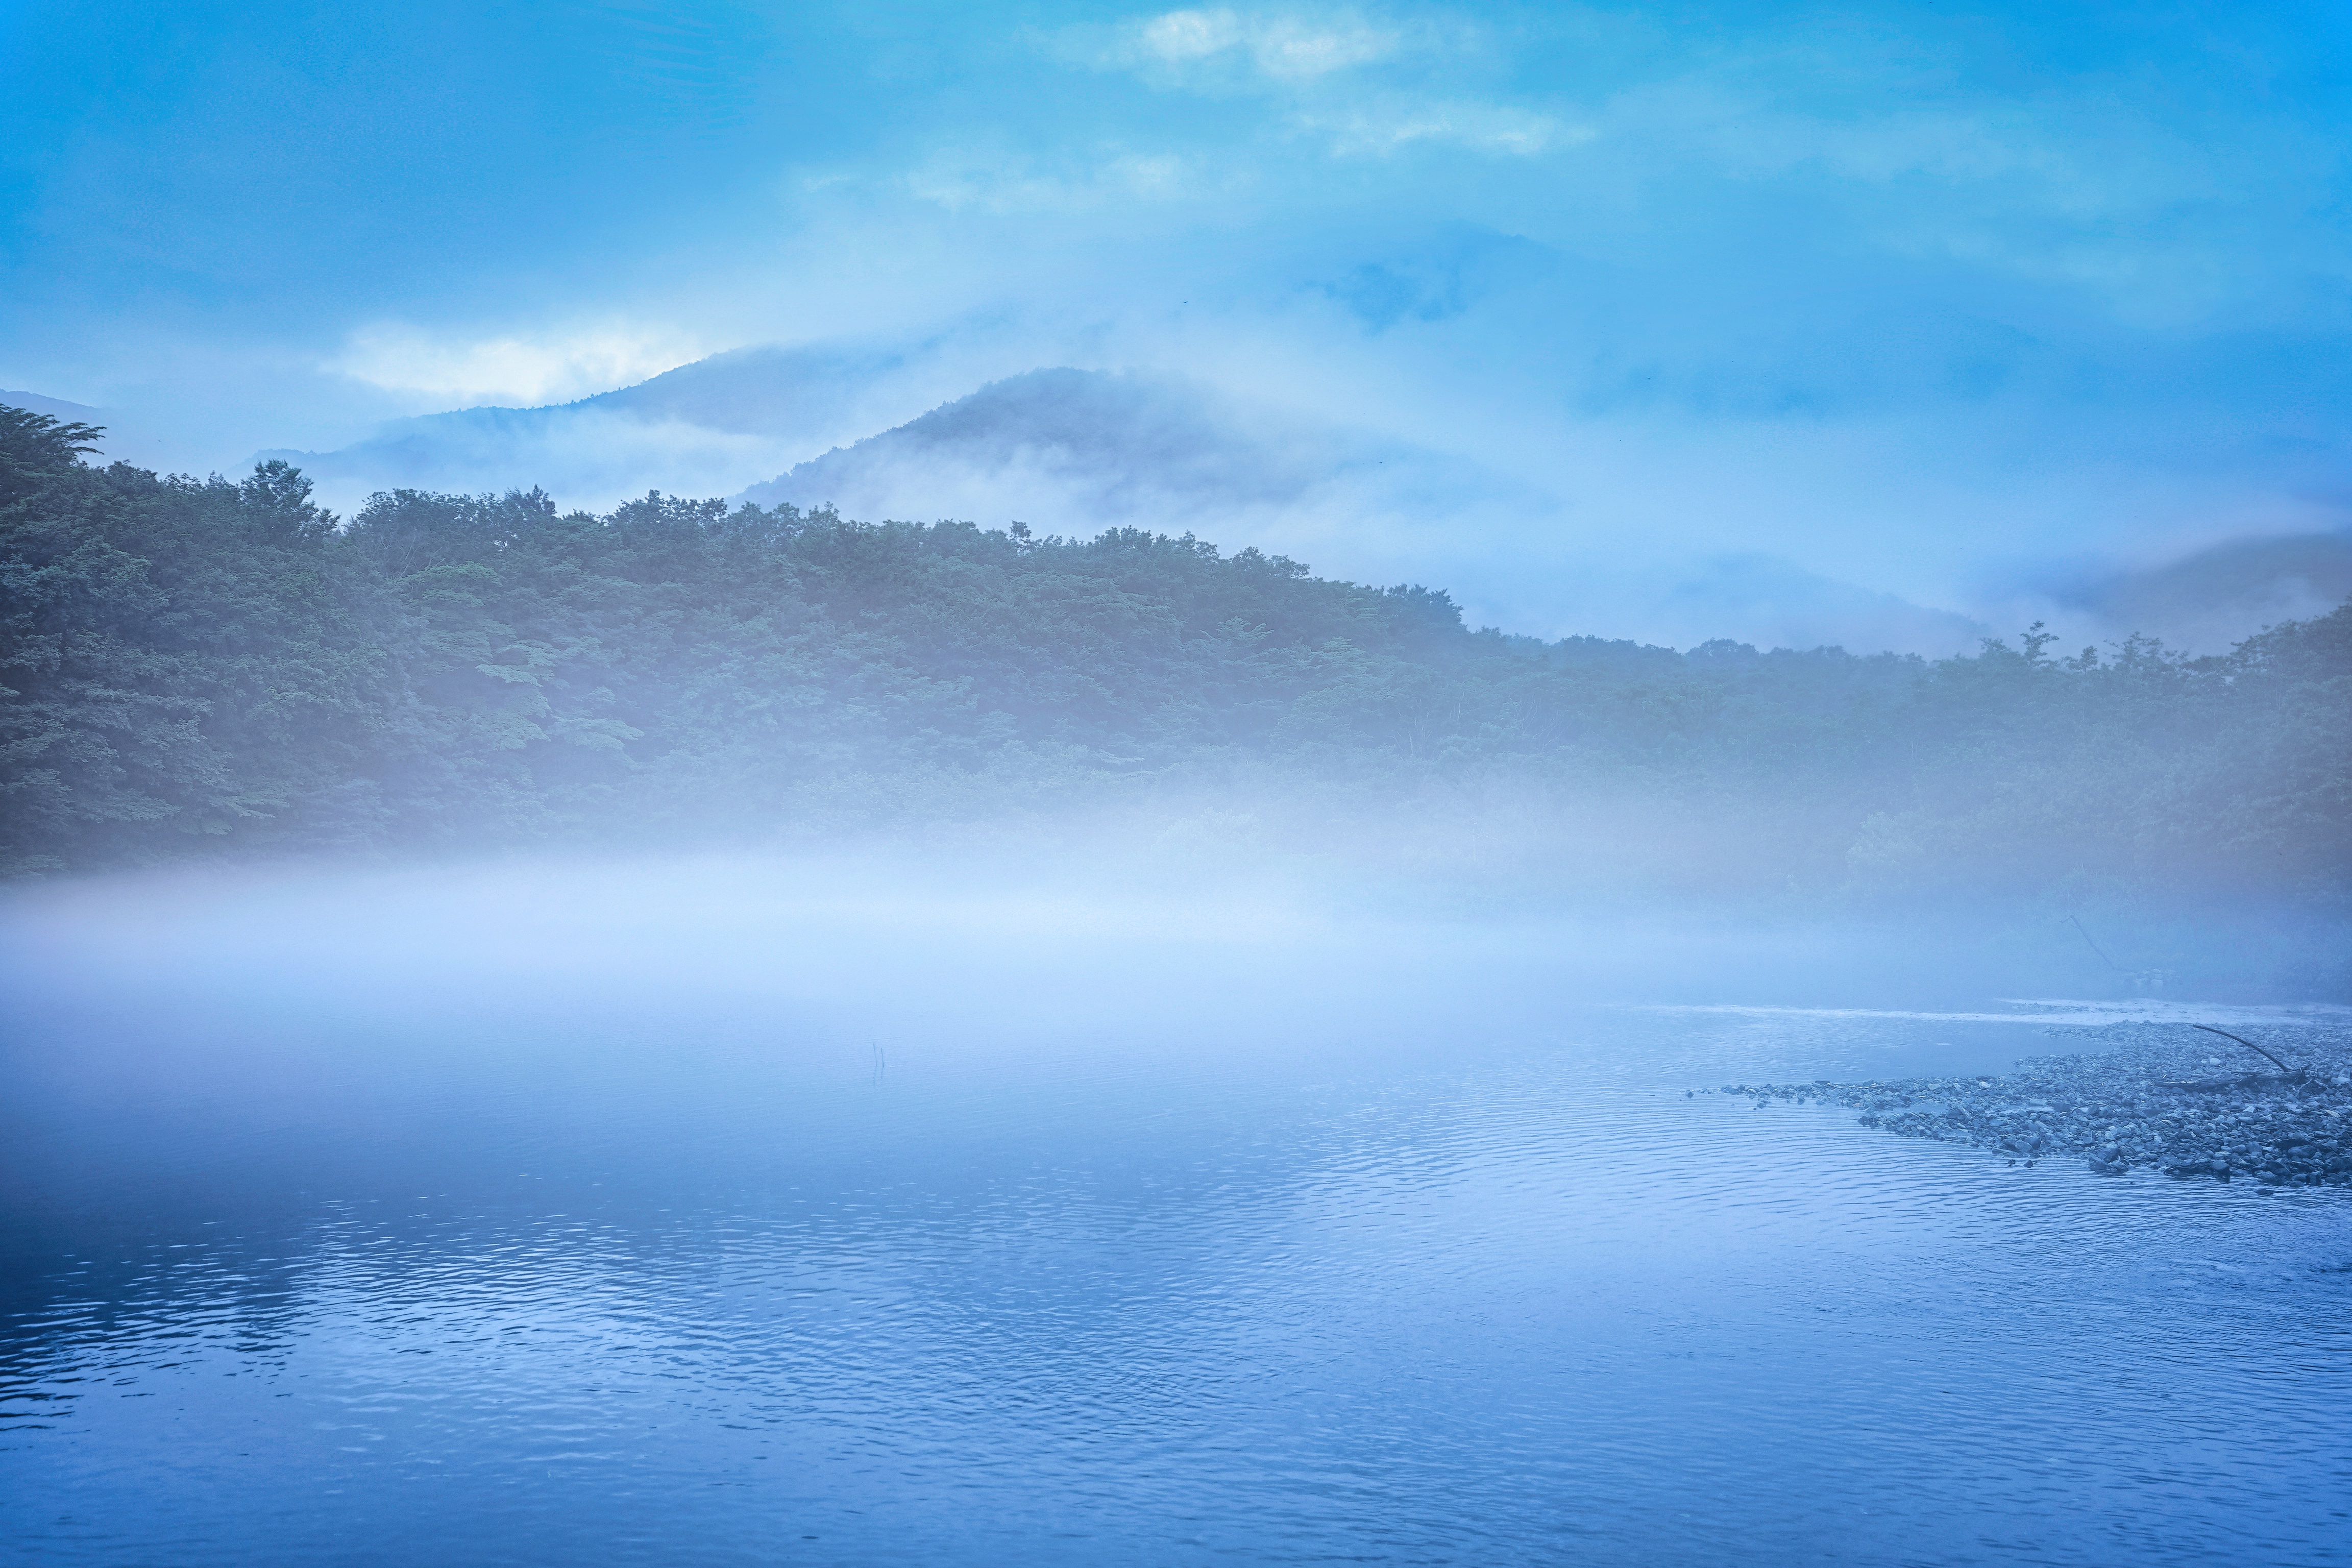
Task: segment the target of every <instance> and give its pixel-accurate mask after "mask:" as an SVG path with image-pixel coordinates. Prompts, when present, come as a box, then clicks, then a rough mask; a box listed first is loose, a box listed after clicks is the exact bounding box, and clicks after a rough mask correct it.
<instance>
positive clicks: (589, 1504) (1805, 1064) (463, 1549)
mask: <svg viewBox="0 0 2352 1568" xmlns="http://www.w3.org/2000/svg"><path fill="white" fill-rule="evenodd" d="M0 938H5V953H6V956H5V976H0V978H5V984H6V986H7V989H8V994H9V995H10V996H11V998H12V1001H11V1005H10V1007H9V1010H8V1018H7V1022H6V1025H5V1029H6V1036H5V1047H4V1048H5V1072H6V1079H5V1082H6V1085H7V1092H6V1104H5V1130H4V1131H5V1139H6V1150H5V1156H0V1158H5V1179H6V1214H5V1232H0V1244H4V1245H5V1254H6V1256H5V1310H6V1318H5V1324H0V1336H4V1337H0V1377H5V1401H0V1411H5V1421H0V1540H5V1542H6V1543H7V1544H6V1547H5V1555H6V1556H7V1558H8V1559H9V1560H11V1561H18V1562H25V1563H89V1564H109V1565H121V1564H131V1563H138V1564H212V1563H222V1564H226V1563H236V1564H244V1565H253V1564H276V1563H287V1564H294V1563H301V1564H317V1563H329V1562H331V1563H338V1564H374V1563H384V1564H391V1563H435V1564H474V1563H480V1564H490V1563H535V1564H541V1563H662V1564H694V1565H699V1564H735V1563H744V1564H750V1563H762V1564H766V1563H810V1564H826V1563H838V1564H869V1563H870V1564H900V1563H904V1564H925V1565H940V1564H964V1563H971V1564H982V1563H985V1564H996V1563H1004V1564H1015V1563H1019V1564H1038V1563H1071V1564H1130V1563H1131V1564H1139V1565H1140V1564H1153V1565H1164V1564H1193V1563H1200V1564H1209V1563H1472V1564H1495V1563H1559V1562H1564V1561H1566V1562H1576V1563H1602V1564H1619V1563H1625V1564H1633V1563H1661V1564H1664V1563H1743V1564H1780V1563H1791V1564H1793V1563H1838V1562H1843V1563H1874V1564H1875V1563H1905V1564H1911V1563H1916V1564H1942V1563H1956V1564H1957V1563H2036V1564H2042V1563H2084V1564H2114V1563H2135V1564H2189V1563H2212V1564H2223V1563H2227V1564H2233V1565H2242V1564H2250V1563H2263V1564H2269V1565H2273V1568H2285V1565H2290V1564H2320V1563H2347V1562H2352V1416H2347V1412H2352V1310H2347V1308H2352V1201H2348V1200H2352V1194H2344V1193H2341V1192H2308V1191H2305V1192H2279V1193H2273V1194H2263V1193H2259V1192H2257V1191H2256V1190H2254V1189H2253V1188H2252V1186H2250V1185H2248V1184H2232V1185H2227V1186H2224V1185H2220V1184H2210V1183H2183V1182H2172V1181H2167V1180H2163V1179H2161V1178H2158V1177H2152V1176H2147V1175H2144V1174H2143V1175H2140V1176H2137V1177H2126V1178H2105V1177H2099V1176H2094V1175H2092V1174H2090V1173H2087V1172H2085V1171H2084V1169H2083V1168H2082V1166H2081V1165H2080V1163H2077V1162H2072V1161H2067V1162H2059V1163H2043V1164H2042V1165H2040V1166H2038V1167H2036V1168H2032V1169H2027V1168H2022V1167H2013V1166H2009V1165H2007V1164H2005V1163H2003V1162H2002V1161H2001V1160H2000V1159H1999V1158H1998V1157H1996V1156H1993V1155H1990V1154H1988V1153H1986V1152H1982V1151H1978V1150H1969V1149H1960V1148H1953V1147H1947V1146H1942V1145H1937V1144H1927V1143H1921V1142H1910V1141H1906V1140H1901V1139H1897V1138H1894V1137H1890V1136H1887V1135H1885V1134H1884V1133H1879V1132H1874V1131H1868V1130H1865V1129H1863V1128H1860V1127H1858V1126H1856V1125H1855V1124H1854V1122H1853V1118H1852V1115H1851V1113H1849V1112H1845V1111H1843V1110H1827V1109H1822V1108H1818V1107H1801V1108H1793V1109H1792V1108H1788V1107H1776V1108H1772V1109H1768V1110H1757V1109H1755V1108H1753V1107H1752V1106H1751V1105H1750V1104H1749V1103H1748V1101H1747V1100H1741V1099H1738V1098H1734V1097H1728V1096H1724V1095H1720V1094H1710V1093H1704V1092H1702V1093H1689V1092H1686V1091H1692V1090H1704V1089H1709V1088H1711V1087H1714V1086H1719V1085H1722V1084H1727V1083H1730V1082H1734V1081H1742V1080H1746V1081H1756V1080H1761V1079H1780V1080H1783V1081H1790V1080H1794V1081H1807V1080H1811V1079H1821V1078H1827V1079H1851V1078H1882V1077H1895V1076H1909V1075H1912V1074H1915V1073H1920V1072H1929V1071H1959V1070H1969V1071H1980V1070H1999V1069H2000V1068H2005V1067H2006V1066H2007V1065H2008V1064H2009V1063H2010V1062H2011V1060H2013V1059H2014V1058H2017V1057H2019V1056H2021V1055H2028V1054H2035V1053H2042V1052H2048V1051H2053V1050H2060V1049H2065V1048H2068V1047H2066V1046H2065V1044H2064V1038H2065V1037H2066V1036H2067V1034H2068V1032H2069V1030H2070V1028H2073V1027H2074V1026H2079V1025H2081V1024H2083V1023H2084V1022H2095V1021H2097V1020H2099V1019H2102V1018H2107V1017H2115V1016H2151V1017H2169V1016H2173V1014H2172V1013H2168V1012H2165V1011H2164V1010H2162V1009H2158V1010H2157V1011H2156V1012H2153V1013H2151V1012H2149V1011H2148V1010H2147V1007H2145V1006H2144V1005H2141V1004H2138V1003H2136V1002H2134V1001H2132V1000H2130V999H2128V998H2125V999H2116V998H2109V999H2107V1000H2106V1001H2104V1002H2102V1001H2099V1000H2098V999H2094V1001H2093V1003H2092V1004H2086V1005H2079V1006H2078V1005H2055V1006H2043V1007H2036V1006H2027V1005H2018V1004H2015V1003H2012V1002H2008V1001H2003V1000H2001V996H2002V994H2003V993H2001V992H2000V991H1999V990H1997V989H1994V987H1996V986H1997V985H1998V984H1999V983H2000V980H2001V979H2002V977H2003V976H2002V973H2001V963H2002V962H2003V961H2002V959H2001V952H2002V951H2003V950H2001V949H2000V948H1999V945H1998V944H1994V945H1992V946H1990V947H1986V948H1983V949H1981V950H1972V952H1969V953H1968V954H1964V955H1962V956H1961V958H1951V957H1950V955H1949V954H1946V955H1945V957H1946V958H1948V959H1949V960H1950V961H1949V962H1948V963H1947V962H1945V961H1944V959H1929V958H1922V957H1919V956H1917V955H1916V953H1914V952H1912V945H1913V944H1906V943H1905V942H1901V941H1899V940H1895V939H1893V938H1889V937H1888V936H1887V935H1886V933H1884V932H1881V933H1875V934H1871V935H1865V936H1851V937H1845V938H1841V937H1839V936H1837V935H1836V934H1835V933H1824V932H1821V931H1801V930H1790V931H1774V932H1755V931H1738V930H1733V929H1729V928H1723V929H1713V928H1693V927H1690V926H1687V925H1685V924H1678V923H1676V922H1675V921H1671V920H1665V919H1663V918H1661V919H1657V920H1654V921H1646V922H1645V921H1642V920H1636V919H1632V918H1621V919H1612V920H1606V921H1602V920H1591V921H1583V922H1581V923H1579V922H1575V921H1564V920H1563V921H1543V920H1536V919H1529V918H1525V917H1519V918H1514V919H1509V920H1503V919H1499V918H1497V919H1495V920H1489V921H1477V920H1472V919H1468V918H1466V917H1465V918H1463V919H1458V920H1452V921H1425V922H1419V923H1414V922H1400V921H1385V920H1381V919H1377V918H1374V917H1373V916H1371V915H1370V914H1366V913H1362V912H1360V911H1357V912H1350V911H1349V910H1346V909H1343V908H1337V907H1321V906H1317V905H1315V904H1313V903H1312V901H1311V900H1297V899H1293V898H1286V897H1284V896H1280V895H1277V894H1272V893H1265V894H1254V895H1251V896H1248V897H1240V896H1234V897H1220V898H1211V897H1206V896H1203V895H1202V894H1200V893H1199V892H1198V891H1197V890H1192V891H1184V890H1178V891H1172V892H1171V891H1165V890H1160V891H1155V890H1152V889H1133V888H1128V889H1121V890H1118V891H1115V892H1106V891H1104V890H1102V889H1094V890H1092V891H1080V890H1074V889H1070V888H1067V887H1056V886H1053V885H1050V884H1048V883H1045V882H1038V883H1034V884H1032V885H1029V886H1026V887H1025V888H1023V889H1004V888H1000V887H993V886H991V885H988V884H986V883H985V882H984V881H982V880H979V879H973V880H967V881H964V882H958V881H957V880H956V879H953V878H951V877H947V876H945V875H944V874H934V873H930V872H923V871H919V870H917V869H910V868H905V867H892V868H883V869H876V868H859V867H856V866H854V865H847V864H843V863H838V862H836V863H828V864H824V865H814V866H811V865H800V866H796V865H793V864H790V863H785V862H773V863H766V864H761V865H730V864H726V863H720V862H706V863H696V864H693V865H689V866H685V867H677V866H662V865H656V864H650V863H648V864H640V865H634V866H620V867H568V868H567V867H562V866H532V865H520V866H518V865H509V866H504V867H490V868H442V869H438V870H413V871H404V872H394V871H364V870H362V871H352V870H341V871H331V870H315V871H299V870H289V871H281V872H273V873H259V872H257V873H251V874H248V875H246V876H244V877H242V878H238V879H229V878H215V879H196V878H181V879H146V880H139V879H121V880H115V881H100V882H92V883H84V884H72V885H60V886H58V887H53V888H46V889H28V890H22V891H19V892H18V893H16V894H15V895H13V896H12V897H11V898H10V900H8V901H7V902H6V903H5V906H0ZM1874 944H1876V945H1874ZM1963 958H1964V959H1965V962H1963V961H1962V959H1963ZM1726 1006H1730V1007H1731V1008H1732V1009H1733V1010H1724V1009H1725V1008H1726ZM2136 1009H2137V1010H2136ZM2193 1010H2194V1009H2193V1008H2190V1009H2189V1010H2188V1012H2193ZM2176 1011H2178V1009H2176ZM2188 1012H2182V1013H2181V1014H2180V1016H2188ZM2236 1016H2240V1017H2242V1018H2243V1017H2246V1016H2263V1015H2262V1014H2261V1012H2260V1010H2259V1009H2257V1010H2255V1011H2254V1012H2252V1013H2248V1012H2245V1011H2244V1010H2241V1011H2240V1012H2239V1013H2238V1014H2237V1015H2236ZM2277 1021H2279V1022H2280V1024H2281V1026H2294V1019H2293V1018H2292V1017H2289V1016H2286V1015H2280V1016H2279V1019H2278V1020H2277Z"/></svg>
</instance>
